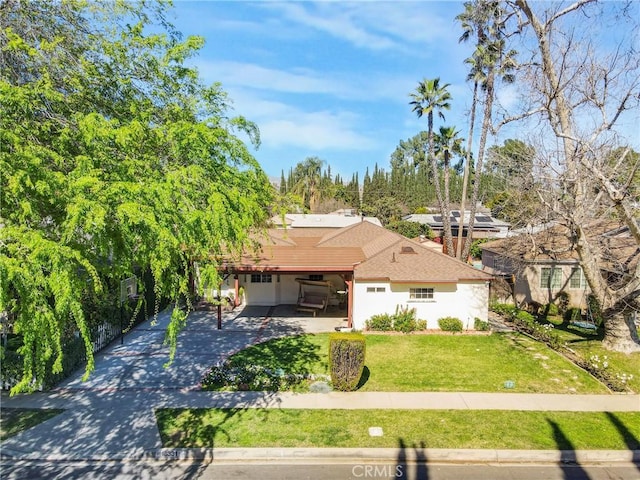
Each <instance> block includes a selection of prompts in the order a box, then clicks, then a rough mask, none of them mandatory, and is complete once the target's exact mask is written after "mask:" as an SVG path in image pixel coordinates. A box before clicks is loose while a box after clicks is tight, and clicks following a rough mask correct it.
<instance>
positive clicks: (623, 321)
mask: <svg viewBox="0 0 640 480" xmlns="http://www.w3.org/2000/svg"><path fill="white" fill-rule="evenodd" d="M603 316H604V318H606V320H605V323H604V339H603V340H602V346H603V347H604V348H606V349H607V350H612V351H614V352H622V353H634V352H640V340H639V339H638V329H637V328H636V325H635V323H634V320H633V316H632V315H631V312H629V311H628V310H627V311H626V312H625V311H622V310H620V309H615V310H614V309H609V310H608V311H605V312H603Z"/></svg>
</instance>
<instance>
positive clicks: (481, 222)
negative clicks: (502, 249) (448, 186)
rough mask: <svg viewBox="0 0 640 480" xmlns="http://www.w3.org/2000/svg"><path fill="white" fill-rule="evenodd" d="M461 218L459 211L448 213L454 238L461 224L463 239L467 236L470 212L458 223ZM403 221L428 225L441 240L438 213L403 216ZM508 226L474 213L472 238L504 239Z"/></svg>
mask: <svg viewBox="0 0 640 480" xmlns="http://www.w3.org/2000/svg"><path fill="white" fill-rule="evenodd" d="M461 216H462V215H461V212H460V210H452V211H451V212H450V216H449V221H450V223H451V232H452V234H453V235H454V237H455V236H457V235H458V229H459V228H460V224H462V229H463V230H462V235H463V236H464V237H466V236H467V226H468V225H469V218H470V216H471V212H470V211H469V210H465V212H464V216H462V217H463V218H462V221H460V218H461ZM403 219H404V220H407V221H409V222H417V223H422V224H426V225H429V228H431V231H433V233H434V234H435V236H436V238H438V237H440V238H442V236H443V235H444V222H443V219H442V215H440V214H439V213H425V214H418V213H414V214H412V215H407V216H405V217H404V218H403ZM510 226H511V224H509V223H507V222H504V221H502V220H498V219H497V218H493V217H492V216H491V214H490V213H488V212H476V214H475V216H474V223H473V238H474V240H476V239H479V238H504V237H506V236H507V233H508V232H509V227H510Z"/></svg>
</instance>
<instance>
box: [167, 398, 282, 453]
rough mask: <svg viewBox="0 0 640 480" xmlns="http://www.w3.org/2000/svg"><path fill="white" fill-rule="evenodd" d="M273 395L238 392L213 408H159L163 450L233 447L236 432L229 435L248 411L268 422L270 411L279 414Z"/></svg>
mask: <svg viewBox="0 0 640 480" xmlns="http://www.w3.org/2000/svg"><path fill="white" fill-rule="evenodd" d="M279 403H280V400H279V398H278V397H277V395H276V393H275V392H238V393H235V394H234V396H233V398H231V397H230V398H229V402H228V404H225V402H224V401H222V402H218V404H217V405H216V406H215V407H203V408H186V409H185V408H159V409H156V411H155V416H156V421H157V424H158V431H159V432H160V438H161V442H162V446H163V447H164V448H215V447H218V445H219V444H222V445H223V446H224V445H225V443H227V444H235V443H237V442H238V441H239V439H238V437H239V435H241V434H239V433H235V434H234V433H233V432H232V430H233V429H234V427H235V425H236V424H237V423H241V422H240V420H241V417H242V416H243V415H245V414H246V413H247V412H249V411H257V412H259V415H260V417H261V418H262V421H264V422H267V423H268V422H269V416H270V414H271V413H272V412H273V411H276V410H277V411H278V412H282V410H281V408H280V405H279Z"/></svg>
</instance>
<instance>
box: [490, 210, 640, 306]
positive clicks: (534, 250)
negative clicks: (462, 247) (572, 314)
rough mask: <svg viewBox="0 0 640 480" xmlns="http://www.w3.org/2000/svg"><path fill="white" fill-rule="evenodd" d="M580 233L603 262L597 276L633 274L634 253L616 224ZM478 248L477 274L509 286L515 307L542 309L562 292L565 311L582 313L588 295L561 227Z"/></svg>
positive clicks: (635, 249)
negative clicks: (479, 266) (593, 244)
mask: <svg viewBox="0 0 640 480" xmlns="http://www.w3.org/2000/svg"><path fill="white" fill-rule="evenodd" d="M586 231H587V232H589V236H590V237H591V240H592V241H597V242H599V244H600V245H601V246H602V247H603V251H604V252H605V255H606V258H604V259H603V264H602V271H603V273H605V274H606V275H607V278H608V279H609V281H610V282H615V280H616V278H619V277H621V276H625V275H627V274H628V273H629V272H630V271H632V269H633V268H635V265H637V262H638V257H639V256H640V250H639V249H638V246H637V245H636V243H635V241H634V240H633V239H632V238H630V237H629V233H628V231H627V230H626V229H625V228H624V227H622V226H620V224H619V223H617V222H611V221H597V222H593V223H592V224H591V225H589V226H588V228H587V229H586ZM481 248H482V265H483V270H484V271H485V272H487V273H491V274H492V275H494V276H496V277H498V278H503V279H505V280H506V281H507V282H508V283H509V284H510V286H511V292H509V293H511V294H512V295H513V300H514V302H515V303H516V305H519V306H525V305H528V304H541V305H545V304H547V303H552V302H554V301H556V299H557V298H558V294H559V293H560V292H565V293H566V294H568V296H569V304H570V305H571V306H574V307H580V308H582V309H585V308H586V307H587V296H588V295H589V293H591V291H590V289H589V286H588V285H587V282H586V280H585V277H584V274H583V272H582V268H581V267H580V263H579V260H578V254H577V253H576V251H575V248H574V245H573V243H572V240H571V237H570V235H569V231H568V229H567V228H566V227H564V226H562V225H553V226H550V227H549V228H547V229H545V230H542V231H537V233H533V234H522V235H518V236H514V237H509V238H504V239H500V240H495V241H492V242H488V243H485V244H483V245H481ZM497 284H498V283H496V284H495V285H497ZM499 300H505V298H499Z"/></svg>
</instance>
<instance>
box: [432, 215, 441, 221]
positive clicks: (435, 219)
mask: <svg viewBox="0 0 640 480" xmlns="http://www.w3.org/2000/svg"><path fill="white" fill-rule="evenodd" d="M433 221H434V222H441V221H442V215H434V216H433Z"/></svg>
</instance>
